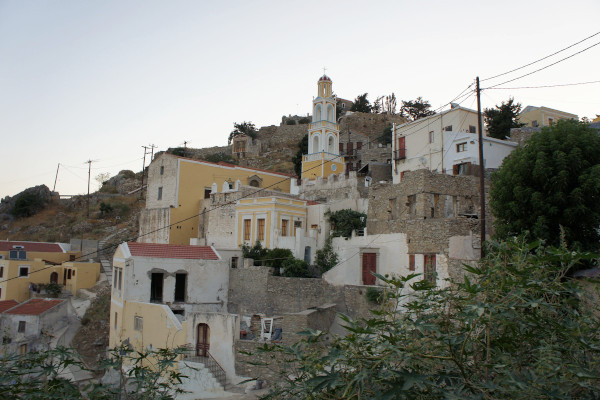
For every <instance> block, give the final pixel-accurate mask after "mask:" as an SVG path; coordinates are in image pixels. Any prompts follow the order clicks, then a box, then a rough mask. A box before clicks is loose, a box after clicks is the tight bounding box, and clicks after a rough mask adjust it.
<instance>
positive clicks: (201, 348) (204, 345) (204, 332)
mask: <svg viewBox="0 0 600 400" xmlns="http://www.w3.org/2000/svg"><path fill="white" fill-rule="evenodd" d="M209 348H210V328H209V327H208V325H206V324H198V336H197V342H196V355H197V356H200V357H208V350H209Z"/></svg>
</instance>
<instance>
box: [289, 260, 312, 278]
mask: <svg viewBox="0 0 600 400" xmlns="http://www.w3.org/2000/svg"><path fill="white" fill-rule="evenodd" d="M282 267H283V276H287V277H290V278H310V277H311V275H310V270H309V266H308V263H307V262H306V261H304V260H299V259H297V258H292V259H288V260H285V261H284V262H283V263H282Z"/></svg>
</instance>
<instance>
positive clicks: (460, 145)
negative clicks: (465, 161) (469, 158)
mask: <svg viewBox="0 0 600 400" xmlns="http://www.w3.org/2000/svg"><path fill="white" fill-rule="evenodd" d="M463 151H467V142H463V143H458V144H457V145H456V152H457V153H460V152H463Z"/></svg>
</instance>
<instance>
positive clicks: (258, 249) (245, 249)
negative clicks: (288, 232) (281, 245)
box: [242, 240, 268, 265]
mask: <svg viewBox="0 0 600 400" xmlns="http://www.w3.org/2000/svg"><path fill="white" fill-rule="evenodd" d="M267 251H268V250H267V249H265V248H264V247H262V244H261V243H260V240H257V241H256V243H254V246H252V247H250V246H249V245H247V244H242V256H243V257H244V258H251V259H253V260H254V265H261V262H262V260H263V259H264V258H266V257H265V256H266V255H267Z"/></svg>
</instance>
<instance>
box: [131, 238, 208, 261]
mask: <svg viewBox="0 0 600 400" xmlns="http://www.w3.org/2000/svg"><path fill="white" fill-rule="evenodd" d="M127 246H129V251H130V252H131V255H132V256H138V257H156V258H181V259H190V260H218V259H219V256H217V254H216V253H215V251H214V250H213V249H212V247H210V246H184V245H180V244H159V243H137V242H128V243H127Z"/></svg>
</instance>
